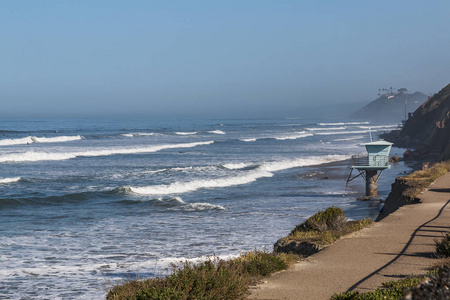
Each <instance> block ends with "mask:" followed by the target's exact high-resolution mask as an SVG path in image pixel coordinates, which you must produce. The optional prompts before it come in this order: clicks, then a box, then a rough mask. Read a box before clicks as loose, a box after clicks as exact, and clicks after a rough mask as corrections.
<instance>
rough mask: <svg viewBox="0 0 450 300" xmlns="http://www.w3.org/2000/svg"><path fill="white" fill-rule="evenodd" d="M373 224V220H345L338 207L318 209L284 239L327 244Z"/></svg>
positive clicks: (342, 212)
mask: <svg viewBox="0 0 450 300" xmlns="http://www.w3.org/2000/svg"><path fill="white" fill-rule="evenodd" d="M372 224H373V220H372V219H369V218H366V219H363V220H356V221H347V218H346V217H345V213H344V211H343V210H342V209H340V208H338V207H329V208H327V209H326V210H324V211H319V212H317V213H316V214H314V215H313V216H311V217H309V218H308V219H306V221H304V222H303V223H301V224H300V225H297V226H296V227H295V228H294V229H293V230H292V231H291V233H290V234H289V235H288V236H287V237H285V238H283V239H284V240H296V241H308V242H314V243H317V244H319V245H329V244H331V243H333V242H335V241H337V240H338V239H340V238H341V236H342V235H344V234H348V233H351V232H355V231H359V230H361V229H363V228H365V227H369V226H370V225H372Z"/></svg>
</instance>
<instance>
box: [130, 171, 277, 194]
mask: <svg viewBox="0 0 450 300" xmlns="http://www.w3.org/2000/svg"><path fill="white" fill-rule="evenodd" d="M272 176H273V174H272V173H270V172H267V171H263V170H258V171H253V172H250V173H248V174H245V175H241V176H235V177H225V178H217V179H198V180H194V181H190V182H178V181H177V182H174V183H171V184H168V185H164V184H163V185H153V186H147V187H130V190H131V191H132V192H134V193H136V194H142V195H170V194H184V193H188V192H193V191H196V190H198V189H202V188H222V187H229V186H234V185H242V184H247V183H250V182H254V181H255V180H256V179H258V178H262V177H272Z"/></svg>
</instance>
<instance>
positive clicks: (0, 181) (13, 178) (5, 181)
mask: <svg viewBox="0 0 450 300" xmlns="http://www.w3.org/2000/svg"><path fill="white" fill-rule="evenodd" d="M19 180H20V177H12V178H0V183H12V182H17V181H19Z"/></svg>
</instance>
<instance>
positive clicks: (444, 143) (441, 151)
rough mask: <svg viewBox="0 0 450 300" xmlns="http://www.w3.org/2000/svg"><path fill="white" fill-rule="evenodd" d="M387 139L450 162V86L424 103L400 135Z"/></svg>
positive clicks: (394, 134)
mask: <svg viewBox="0 0 450 300" xmlns="http://www.w3.org/2000/svg"><path fill="white" fill-rule="evenodd" d="M383 138H385V139H387V140H389V141H391V142H394V143H395V145H396V146H400V147H408V148H416V149H422V151H421V152H422V153H427V154H431V155H434V156H435V157H436V158H437V159H440V160H447V159H450V84H449V85H447V86H446V87H444V88H443V89H442V90H441V91H440V92H439V93H437V94H435V95H434V96H433V97H431V98H430V99H428V100H427V101H426V102H425V103H423V104H422V105H421V106H420V107H419V108H418V109H417V110H416V111H415V112H414V114H413V115H412V117H411V118H410V119H409V120H408V121H407V122H406V124H405V126H404V127H403V129H402V130H401V131H400V132H398V131H397V132H395V131H394V132H392V133H390V134H386V135H384V136H383Z"/></svg>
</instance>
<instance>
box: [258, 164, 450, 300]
mask: <svg viewBox="0 0 450 300" xmlns="http://www.w3.org/2000/svg"><path fill="white" fill-rule="evenodd" d="M420 199H421V200H422V203H418V204H414V205H407V206H403V207H401V208H400V209H399V210H397V211H396V212H394V213H392V214H391V215H389V216H387V217H386V218H384V219H383V220H381V221H380V222H377V223H375V224H374V225H373V226H372V227H370V228H366V229H364V230H362V231H361V232H358V233H355V234H353V235H351V236H348V237H345V238H343V239H341V240H339V241H338V242H336V243H335V244H333V245H332V246H330V247H329V248H326V249H324V250H323V251H321V252H319V253H317V254H314V255H313V256H310V257H309V258H307V259H306V261H302V262H300V263H297V264H295V266H294V267H293V268H292V269H291V270H287V271H282V272H279V273H277V274H274V275H272V276H271V277H270V278H269V279H267V281H266V282H265V283H263V284H260V285H258V286H256V287H254V288H252V293H251V295H250V296H249V299H306V300H314V299H329V298H330V297H331V296H332V295H333V294H335V293H339V292H345V291H348V290H358V291H371V290H374V289H376V288H377V287H379V286H381V283H382V282H385V281H390V280H395V279H398V278H402V277H404V276H406V275H412V274H423V273H425V272H426V271H427V268H429V267H430V266H431V265H432V264H433V263H434V259H433V257H434V255H433V252H434V245H435V243H434V240H436V239H441V238H442V237H443V235H444V233H445V232H448V231H449V230H450V173H447V174H445V175H444V176H442V177H441V178H439V179H438V180H436V182H434V183H433V184H432V185H431V186H430V187H429V188H428V189H427V190H426V191H425V192H423V193H422V194H421V195H420Z"/></svg>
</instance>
